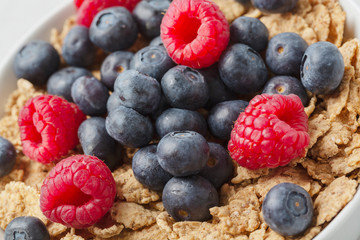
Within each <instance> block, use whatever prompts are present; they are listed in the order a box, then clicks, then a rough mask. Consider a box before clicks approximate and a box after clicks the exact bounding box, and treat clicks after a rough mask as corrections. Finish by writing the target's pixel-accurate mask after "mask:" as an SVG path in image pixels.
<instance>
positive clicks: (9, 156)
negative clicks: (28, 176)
mask: <svg viewBox="0 0 360 240" xmlns="http://www.w3.org/2000/svg"><path fill="white" fill-rule="evenodd" d="M15 162H16V151H15V148H14V146H13V145H12V143H11V142H9V140H7V139H5V138H3V137H0V177H4V176H6V175H8V174H9V173H10V172H11V171H12V170H13V168H14V166H15Z"/></svg>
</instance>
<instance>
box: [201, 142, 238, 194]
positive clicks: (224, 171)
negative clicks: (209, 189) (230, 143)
mask: <svg viewBox="0 0 360 240" xmlns="http://www.w3.org/2000/svg"><path fill="white" fill-rule="evenodd" d="M208 144H209V147H210V156H209V160H208V162H207V164H206V166H205V168H204V169H203V170H202V171H201V172H200V173H199V175H200V176H202V177H204V178H206V179H207V180H209V181H210V182H211V183H212V184H213V185H214V187H215V188H217V189H219V188H220V187H221V186H222V185H223V184H224V183H225V182H227V181H228V180H230V178H231V177H232V176H233V171H234V165H233V162H232V160H231V158H230V156H229V153H228V152H227V151H226V149H225V148H224V147H223V146H221V145H220V144H217V143H212V142H209V143H208Z"/></svg>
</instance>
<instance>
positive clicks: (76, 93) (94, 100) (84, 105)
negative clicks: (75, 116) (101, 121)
mask: <svg viewBox="0 0 360 240" xmlns="http://www.w3.org/2000/svg"><path fill="white" fill-rule="evenodd" d="M71 97H72V99H73V100H74V102H75V103H76V104H77V105H78V106H79V108H80V109H81V111H83V113H85V114H86V115H90V116H100V115H103V114H106V112H107V111H106V103H107V100H108V98H109V90H108V89H107V87H105V85H104V84H102V83H101V82H100V81H99V80H97V79H96V78H94V77H92V76H82V77H79V78H78V79H76V81H75V82H74V83H73V85H72V86H71Z"/></svg>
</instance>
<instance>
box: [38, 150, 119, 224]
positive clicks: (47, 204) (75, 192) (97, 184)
mask: <svg viewBox="0 0 360 240" xmlns="http://www.w3.org/2000/svg"><path fill="white" fill-rule="evenodd" d="M115 195H116V185H115V180H114V178H113V176H112V174H111V171H110V169H109V168H108V167H107V166H106V165H105V163H104V162H103V161H101V160H100V159H98V158H97V157H95V156H88V155H74V156H71V157H68V158H65V159H63V160H62V161H60V162H59V163H58V164H56V166H55V167H54V168H53V169H51V171H50V172H49V174H48V176H47V177H46V178H45V180H44V182H43V185H42V186H41V193H40V209H41V211H42V212H43V213H44V215H45V216H46V217H47V218H49V219H50V220H51V221H53V222H57V223H61V224H63V225H65V226H68V227H73V228H87V227H90V226H91V225H93V224H95V223H96V222H98V221H99V220H100V219H101V218H102V217H103V216H104V215H105V214H106V213H107V212H108V211H109V209H110V208H111V207H112V205H113V203H114V200H115Z"/></svg>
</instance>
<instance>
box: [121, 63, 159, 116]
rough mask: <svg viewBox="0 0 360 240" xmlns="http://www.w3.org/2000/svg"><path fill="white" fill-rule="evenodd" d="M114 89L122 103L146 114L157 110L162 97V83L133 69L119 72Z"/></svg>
mask: <svg viewBox="0 0 360 240" xmlns="http://www.w3.org/2000/svg"><path fill="white" fill-rule="evenodd" d="M114 90H115V93H116V95H117V96H118V97H119V98H120V103H121V104H122V105H124V106H125V107H129V108H133V109H135V110H136V111H138V112H139V113H141V114H145V115H146V114H150V113H152V112H153V111H155V110H156V109H157V108H158V106H159V103H160V99H161V87H160V83H159V82H158V81H157V80H156V79H155V78H152V77H150V76H148V75H145V74H142V73H140V72H138V71H136V70H132V69H131V70H126V71H125V72H123V73H121V74H119V76H118V77H117V78H116V81H115V85H114Z"/></svg>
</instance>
